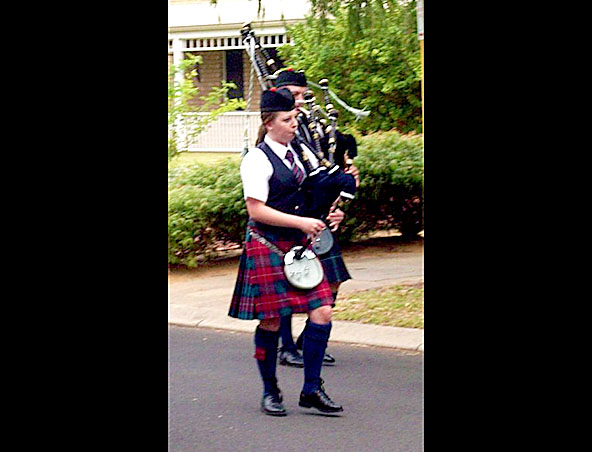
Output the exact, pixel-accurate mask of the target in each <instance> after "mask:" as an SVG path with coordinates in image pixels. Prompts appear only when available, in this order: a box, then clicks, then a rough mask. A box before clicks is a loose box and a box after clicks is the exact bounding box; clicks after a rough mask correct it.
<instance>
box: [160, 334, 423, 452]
mask: <svg viewBox="0 0 592 452" xmlns="http://www.w3.org/2000/svg"><path fill="white" fill-rule="evenodd" d="M329 351H330V352H331V353H332V354H333V355H334V356H335V357H336V359H337V360H338V362H337V365H336V366H333V367H323V374H322V377H323V378H324V379H325V388H326V390H327V393H328V394H329V395H330V396H331V398H332V399H333V400H335V401H336V402H338V403H340V404H342V405H343V407H344V412H343V413H342V414H341V415H339V416H334V415H332V416H329V415H323V414H320V413H318V412H316V411H315V410H307V409H305V408H301V407H299V406H298V396H299V394H300V389H301V386H302V381H303V371H302V369H295V368H287V367H283V366H278V380H279V386H280V388H281V389H282V392H283V393H284V405H285V407H286V410H287V411H288V416H286V417H279V418H276V417H272V416H266V415H264V414H263V413H261V412H260V411H259V403H260V400H261V393H262V384H261V380H260V378H259V374H258V371H257V366H256V363H255V360H254V358H253V357H252V356H253V352H254V346H253V335H252V334H249V333H243V332H232V331H222V330H213V329H208V328H187V327H175V326H169V452H189V451H191V452H214V451H215V452H225V451H228V452H230V451H232V452H234V451H240V452H250V451H253V452H263V451H282V452H292V451H294V452H296V451H298V452H301V451H303V450H322V451H340V452H341V451H356V452H364V451H372V452H375V451H393V452H398V451H400V452H416V451H417V452H420V451H423V353H417V352H405V351H398V350H394V349H388V348H379V347H364V346H354V345H347V344H337V343H334V344H331V346H330V350H329Z"/></svg>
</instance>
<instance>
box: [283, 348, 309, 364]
mask: <svg viewBox="0 0 592 452" xmlns="http://www.w3.org/2000/svg"><path fill="white" fill-rule="evenodd" d="M280 365H282V366H291V367H304V360H303V359H302V355H301V354H300V353H298V352H297V351H294V352H291V351H288V350H286V351H282V352H280Z"/></svg>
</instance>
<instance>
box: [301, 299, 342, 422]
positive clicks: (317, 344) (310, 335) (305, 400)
mask: <svg viewBox="0 0 592 452" xmlns="http://www.w3.org/2000/svg"><path fill="white" fill-rule="evenodd" d="M331 315H332V308H331V306H321V307H320V308H317V309H313V310H312V311H310V312H309V314H308V318H309V322H308V326H307V327H306V328H305V331H304V339H303V343H302V351H303V358H304V385H303V387H302V392H301V393H300V402H299V405H300V406H303V407H306V408H311V407H314V408H317V409H318V410H319V411H322V412H326V413H334V412H338V411H343V408H342V407H341V405H339V404H336V403H335V402H333V401H332V400H331V399H330V398H329V396H327V394H325V391H324V389H323V387H322V380H321V368H322V365H323V356H324V354H325V349H326V348H327V341H328V340H329V334H330V333H331Z"/></svg>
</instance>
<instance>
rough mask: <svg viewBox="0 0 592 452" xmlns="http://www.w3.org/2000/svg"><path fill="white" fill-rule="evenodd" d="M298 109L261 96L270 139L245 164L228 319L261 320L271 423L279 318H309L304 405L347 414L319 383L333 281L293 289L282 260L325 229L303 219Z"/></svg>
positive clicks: (276, 93) (279, 406)
mask: <svg viewBox="0 0 592 452" xmlns="http://www.w3.org/2000/svg"><path fill="white" fill-rule="evenodd" d="M294 106H295V105H294V97H293V96H292V94H291V93H290V92H289V91H288V90H286V89H276V88H271V89H269V90H266V91H263V93H262V95H261V104H260V107H261V121H262V125H263V127H264V128H265V131H266V134H265V138H264V140H263V142H261V143H260V144H259V145H258V146H257V147H255V148H252V149H250V150H249V151H248V152H247V153H246V154H245V156H244V157H243V160H242V162H241V167H240V173H241V179H242V183H243V192H244V193H243V194H244V198H245V201H246V207H247V213H248V215H249V220H248V222H247V231H246V235H245V242H244V246H243V252H242V254H241V257H240V261H239V269H238V276H237V280H236V284H235V288H234V293H233V297H232V301H231V305H230V309H229V312H228V315H229V316H231V317H234V318H237V319H244V320H252V319H258V320H259V325H258V326H257V328H256V330H255V338H254V342H255V354H254V358H255V359H256V360H257V365H258V369H259V373H260V376H261V379H262V382H263V396H262V400H261V411H263V412H264V413H265V414H268V415H272V416H285V415H286V410H285V408H284V405H283V395H282V392H281V390H280V389H279V387H278V381H277V378H276V363H277V347H278V341H279V328H280V319H281V317H282V316H286V315H290V314H292V313H307V314H308V319H309V328H308V329H307V332H306V335H305V338H304V349H303V360H304V383H303V386H302V391H301V393H300V400H299V406H301V407H305V408H315V409H317V410H318V411H321V412H323V413H337V412H340V411H343V407H342V406H341V405H339V404H337V403H335V402H334V401H332V400H331V399H330V398H329V396H328V395H327V393H326V392H325V389H324V387H323V381H322V379H321V368H322V362H323V356H324V353H325V349H326V347H327V341H328V338H329V334H330V332H331V325H332V324H331V315H332V307H331V306H332V304H333V296H332V294H331V288H330V286H329V282H328V281H327V278H326V276H324V275H323V277H322V280H321V282H320V283H319V284H318V285H317V286H316V287H314V288H312V289H309V290H303V289H297V288H295V287H294V286H293V285H292V284H290V283H289V282H288V279H287V277H286V275H285V273H284V269H283V265H284V262H283V259H282V257H281V254H279V253H277V251H282V252H283V253H286V252H288V251H289V250H290V249H291V248H292V247H294V246H296V245H306V244H307V243H310V242H307V239H313V238H314V237H316V235H317V234H319V233H320V231H321V230H322V229H323V228H324V227H325V224H324V222H323V221H321V220H319V219H316V218H310V217H305V216H299V215H298V214H297V212H298V209H299V207H300V205H301V203H302V202H303V191H302V190H301V188H300V186H301V184H302V181H303V180H304V178H305V177H306V174H305V171H304V168H303V166H302V163H301V162H300V160H299V158H298V156H297V153H296V152H294V149H293V148H292V146H291V145H290V142H291V141H292V140H293V139H294V136H295V133H296V128H297V127H298V122H297V120H296V115H297V114H298V111H297V110H295V109H294ZM261 238H263V239H264V241H262V240H260V239H261ZM273 247H275V249H276V251H275V252H274V251H273V250H272V248H273ZM319 266H320V265H319ZM321 268H322V267H321Z"/></svg>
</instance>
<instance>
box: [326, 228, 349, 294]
mask: <svg viewBox="0 0 592 452" xmlns="http://www.w3.org/2000/svg"><path fill="white" fill-rule="evenodd" d="M333 238H334V241H333V246H332V247H331V249H330V250H329V251H327V252H326V253H325V254H323V255H321V256H319V259H320V261H321V264H323V270H324V271H325V275H326V276H327V281H329V284H335V283H342V282H344V281H347V280H348V279H351V275H350V274H349V272H348V271H347V267H346V266H345V262H343V257H342V256H341V248H340V247H339V244H338V243H337V238H336V237H335V236H333Z"/></svg>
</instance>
